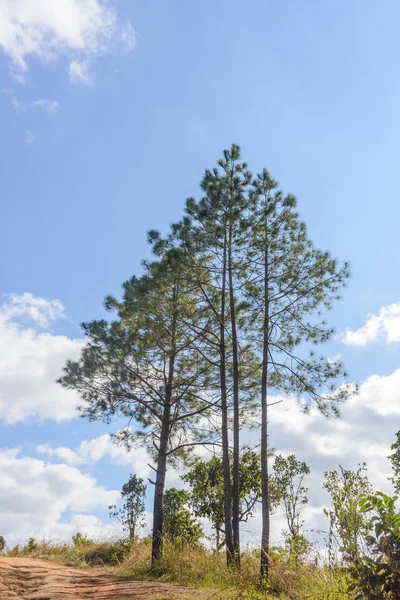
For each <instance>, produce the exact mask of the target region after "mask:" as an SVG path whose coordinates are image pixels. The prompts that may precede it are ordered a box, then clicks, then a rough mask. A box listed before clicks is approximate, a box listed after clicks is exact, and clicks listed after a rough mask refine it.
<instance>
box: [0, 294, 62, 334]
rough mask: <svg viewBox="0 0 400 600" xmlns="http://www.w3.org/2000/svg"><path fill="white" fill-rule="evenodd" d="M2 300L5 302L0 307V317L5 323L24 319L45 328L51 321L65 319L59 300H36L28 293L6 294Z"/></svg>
mask: <svg viewBox="0 0 400 600" xmlns="http://www.w3.org/2000/svg"><path fill="white" fill-rule="evenodd" d="M4 298H5V299H6V301H5V302H4V303H3V304H2V305H1V306H0V317H3V318H4V319H5V320H6V321H10V320H14V319H20V318H25V317H26V318H28V319H30V320H31V321H34V322H35V323H36V324H37V325H39V326H40V327H43V328H45V327H48V326H49V325H50V323H51V322H52V321H56V320H57V319H63V318H65V314H64V306H63V305H62V303H61V302H60V300H47V298H38V297H37V296H33V295H32V294H29V293H24V294H6V295H5V296H4Z"/></svg>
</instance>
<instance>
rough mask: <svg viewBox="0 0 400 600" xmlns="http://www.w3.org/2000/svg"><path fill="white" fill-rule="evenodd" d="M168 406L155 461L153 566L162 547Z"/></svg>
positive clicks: (168, 421)
mask: <svg viewBox="0 0 400 600" xmlns="http://www.w3.org/2000/svg"><path fill="white" fill-rule="evenodd" d="M170 411H171V407H170V405H169V404H166V405H165V409H164V415H163V422H162V428H161V436H160V445H159V449H158V459H157V475H156V485H155V490H154V508H153V543H152V551H151V562H152V565H153V566H154V565H155V564H156V563H157V561H158V560H159V559H160V558H161V554H162V545H163V523H164V506H163V505H164V488H165V475H166V473H167V451H168V438H169V426H170Z"/></svg>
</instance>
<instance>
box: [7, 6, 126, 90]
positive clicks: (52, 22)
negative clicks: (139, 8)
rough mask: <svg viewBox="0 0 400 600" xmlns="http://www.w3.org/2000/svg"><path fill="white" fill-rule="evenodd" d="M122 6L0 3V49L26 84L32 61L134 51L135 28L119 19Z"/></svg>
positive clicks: (17, 78)
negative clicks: (117, 51)
mask: <svg viewBox="0 0 400 600" xmlns="http://www.w3.org/2000/svg"><path fill="white" fill-rule="evenodd" d="M116 6H117V3H116V1H115V0H114V1H111V2H110V1H105V0H57V1H56V2H55V1H54V0H0V47H1V48H2V49H3V52H4V53H5V54H6V55H7V56H9V58H10V60H11V70H12V74H13V76H14V78H15V80H16V81H18V82H19V83H24V82H25V80H26V75H27V71H28V62H29V60H30V59H38V60H40V61H41V62H42V64H46V63H48V62H50V61H55V60H58V59H59V58H60V57H62V56H67V57H68V58H69V57H71V56H72V57H74V56H75V57H84V58H85V57H86V58H87V57H95V56H97V55H100V54H104V53H107V52H110V51H113V50H115V49H117V48H123V49H124V50H131V49H132V47H133V43H134V31H133V28H132V25H131V24H130V22H129V21H125V22H122V21H121V20H120V19H119V17H118V14H117V11H116Z"/></svg>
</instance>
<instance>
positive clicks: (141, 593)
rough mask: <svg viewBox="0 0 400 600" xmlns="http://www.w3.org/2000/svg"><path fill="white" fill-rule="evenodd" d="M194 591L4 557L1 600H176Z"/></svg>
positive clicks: (0, 560)
mask: <svg viewBox="0 0 400 600" xmlns="http://www.w3.org/2000/svg"><path fill="white" fill-rule="evenodd" d="M189 595H190V590H188V589H187V588H182V587H178V586H173V585H167V584H162V583H157V582H152V581H132V580H131V579H123V578H119V577H116V576H115V575H112V574H108V573H102V572H100V571H96V570H88V569H74V568H71V567H65V566H62V565H58V564H56V563H51V562H47V561H43V560H36V559H29V558H0V600H25V599H29V600H92V599H93V600H141V599H142V598H143V599H149V600H161V599H162V600H166V599H168V600H174V599H175V598H177V599H183V598H185V597H186V598H187V597H188V596H189Z"/></svg>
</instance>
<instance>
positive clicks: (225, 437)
mask: <svg viewBox="0 0 400 600" xmlns="http://www.w3.org/2000/svg"><path fill="white" fill-rule="evenodd" d="M226 242H227V240H226V233H225V238H224V248H223V265H222V284H221V314H220V343H219V345H220V386H221V418H222V426H221V434H222V462H223V471H224V517H225V541H226V561H227V564H228V566H230V565H232V562H233V556H234V548H233V538H232V492H231V469H230V464H229V462H230V461H229V430H228V394H227V386H226V344H225V311H226V306H225V304H226V262H227V260H226V259H227V256H226V255H227V252H226V245H227V244H226Z"/></svg>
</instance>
